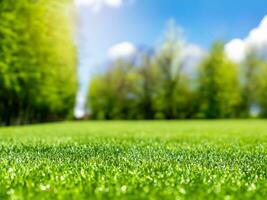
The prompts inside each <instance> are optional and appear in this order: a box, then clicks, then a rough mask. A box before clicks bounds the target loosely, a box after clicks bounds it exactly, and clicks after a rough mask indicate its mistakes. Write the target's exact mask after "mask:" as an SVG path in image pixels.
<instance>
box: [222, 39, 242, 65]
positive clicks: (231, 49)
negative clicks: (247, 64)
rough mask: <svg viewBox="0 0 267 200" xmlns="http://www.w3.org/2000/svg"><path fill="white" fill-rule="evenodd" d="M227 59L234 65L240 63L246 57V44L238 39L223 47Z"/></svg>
mask: <svg viewBox="0 0 267 200" xmlns="http://www.w3.org/2000/svg"><path fill="white" fill-rule="evenodd" d="M225 52H226V55H228V57H229V58H230V59H231V60H233V61H234V62H236V63H241V62H242V61H243V60H244V59H245V56H246V43H245V42H244V41H243V40H240V39H234V40H232V41H230V42H229V43H228V44H226V45H225Z"/></svg>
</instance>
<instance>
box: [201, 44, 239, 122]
mask: <svg viewBox="0 0 267 200" xmlns="http://www.w3.org/2000/svg"><path fill="white" fill-rule="evenodd" d="M223 47H224V46H223V44H221V43H216V44H214V45H213V47H212V50H211V53H210V55H209V57H208V58H207V59H206V60H205V61H204V62H203V64H202V66H201V67H200V70H199V74H198V84H199V89H198V94H197V96H198V101H199V114H198V117H201V118H208V119H215V118H233V117H238V112H239V110H238V107H239V105H240V101H241V97H240V84H239V80H238V73H237V66H236V65H235V64H234V63H232V62H231V61H230V60H228V59H227V58H226V56H225V54H224V48H223Z"/></svg>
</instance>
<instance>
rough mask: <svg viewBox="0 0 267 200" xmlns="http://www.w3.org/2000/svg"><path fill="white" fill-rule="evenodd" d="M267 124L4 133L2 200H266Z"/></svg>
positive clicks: (48, 127)
mask: <svg viewBox="0 0 267 200" xmlns="http://www.w3.org/2000/svg"><path fill="white" fill-rule="evenodd" d="M266 196H267V121H264V120H247V121H246V120H244V121H169V122H165V121H155V122H151V121H147V122H144V121H140V122H131V121H130V122H120V121H114V122H65V123H56V124H44V125H34V126H26V127H12V128H0V199H1V200H2V199H38V200H39V199H116V200H117V199H136V200H139V199H140V200H141V199H160V200H162V199H175V200H176V199H177V200H178V199H205V200H206V199H226V200H230V199H240V200H241V199H242V200H244V199H253V200H254V199H265V198H266Z"/></svg>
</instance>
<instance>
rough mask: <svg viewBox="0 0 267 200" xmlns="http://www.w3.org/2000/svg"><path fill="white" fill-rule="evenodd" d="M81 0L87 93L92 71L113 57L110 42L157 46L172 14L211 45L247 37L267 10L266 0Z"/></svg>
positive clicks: (194, 39) (190, 36) (193, 37)
mask: <svg viewBox="0 0 267 200" xmlns="http://www.w3.org/2000/svg"><path fill="white" fill-rule="evenodd" d="M76 1H78V2H81V3H79V5H80V6H79V14H80V25H79V35H78V38H79V40H78V41H79V42H78V44H79V60H80V66H79V74H80V82H81V90H83V91H84V92H85V91H86V90H87V87H86V86H87V85H88V80H89V79H88V76H89V74H90V72H92V71H97V69H98V67H97V66H98V65H101V64H103V63H104V62H105V61H106V60H107V52H108V49H109V48H110V47H112V46H114V45H116V44H118V43H121V42H124V41H128V42H131V43H133V44H134V45H135V46H143V45H144V46H147V47H153V46H155V45H156V44H157V42H158V41H159V39H160V38H161V36H162V34H163V32H164V29H165V27H166V23H167V21H168V20H170V19H174V20H175V21H176V23H177V25H179V26H180V27H182V28H183V30H184V35H185V37H186V39H187V41H188V42H190V43H194V44H196V45H198V46H200V47H201V48H203V49H208V48H209V46H210V45H211V44H212V42H214V41H215V40H218V39H222V40H225V41H226V42H227V41H230V40H231V39H234V38H245V37H247V35H248V34H249V32H250V31H251V30H252V29H253V28H255V27H257V26H258V25H259V23H260V21H261V20H262V18H263V17H264V16H265V15H266V14H267V1H266V0H125V1H123V0H76ZM86 2H87V3H86ZM88 2H89V3H88ZM114 3H115V4H114ZM95 5H97V6H95Z"/></svg>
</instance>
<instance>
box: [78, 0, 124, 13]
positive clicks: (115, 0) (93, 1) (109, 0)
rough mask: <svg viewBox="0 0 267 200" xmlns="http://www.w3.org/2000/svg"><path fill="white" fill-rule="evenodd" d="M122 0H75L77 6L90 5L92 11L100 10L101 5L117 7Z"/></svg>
mask: <svg viewBox="0 0 267 200" xmlns="http://www.w3.org/2000/svg"><path fill="white" fill-rule="evenodd" d="M123 1H124V0H75V3H76V5H77V6H87V7H90V8H91V9H92V10H93V11H94V12H98V11H99V10H101V8H102V7H103V6H109V7H113V8H118V7H120V6H121V5H122V4H123Z"/></svg>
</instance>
